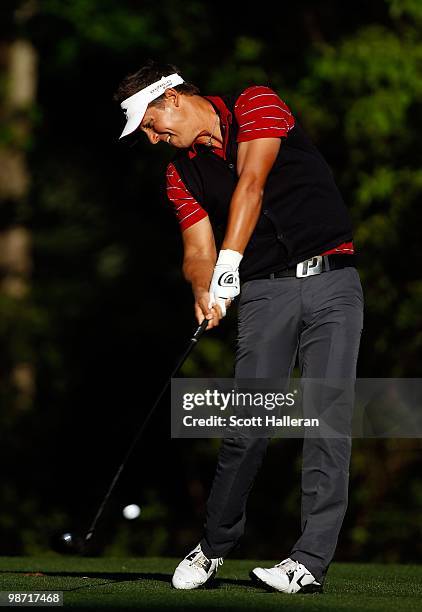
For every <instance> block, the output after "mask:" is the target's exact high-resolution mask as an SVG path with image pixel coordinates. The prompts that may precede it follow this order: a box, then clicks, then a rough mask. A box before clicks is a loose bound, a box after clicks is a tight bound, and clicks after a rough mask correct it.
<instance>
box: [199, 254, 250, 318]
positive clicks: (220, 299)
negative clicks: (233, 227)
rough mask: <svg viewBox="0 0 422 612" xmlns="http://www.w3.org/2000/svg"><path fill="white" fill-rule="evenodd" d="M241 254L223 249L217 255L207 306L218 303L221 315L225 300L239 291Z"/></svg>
mask: <svg viewBox="0 0 422 612" xmlns="http://www.w3.org/2000/svg"><path fill="white" fill-rule="evenodd" d="M242 258H243V255H241V254H240V253H238V252H237V251H232V250H231V249H223V250H222V251H220V253H219V255H218V259H217V262H216V264H215V268H214V274H213V275H212V279H211V284H210V288H209V293H210V302H209V304H208V307H209V308H211V307H212V306H214V304H218V306H220V308H221V312H222V314H223V317H225V316H226V300H232V299H233V298H235V297H236V296H237V295H239V293H240V280H239V265H240V262H241V261H242Z"/></svg>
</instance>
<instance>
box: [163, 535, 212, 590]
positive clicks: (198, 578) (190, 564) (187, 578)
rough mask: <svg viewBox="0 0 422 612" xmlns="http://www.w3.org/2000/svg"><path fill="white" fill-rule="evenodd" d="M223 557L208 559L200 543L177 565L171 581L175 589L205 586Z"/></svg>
mask: <svg viewBox="0 0 422 612" xmlns="http://www.w3.org/2000/svg"><path fill="white" fill-rule="evenodd" d="M220 565H223V559H222V558H221V557H220V558H218V559H208V557H206V556H205V555H204V553H203V552H202V550H201V545H200V544H198V546H197V547H196V548H194V549H193V550H192V551H191V552H190V553H189V554H188V555H187V556H186V557H185V558H184V559H183V561H181V562H180V563H179V565H178V566H177V567H176V569H175V571H174V574H173V578H172V581H171V584H172V586H173V587H174V588H175V589H197V588H199V587H201V586H204V585H205V584H206V583H208V582H209V581H210V580H212V578H214V576H215V574H216V573H217V570H218V568H219V566H220Z"/></svg>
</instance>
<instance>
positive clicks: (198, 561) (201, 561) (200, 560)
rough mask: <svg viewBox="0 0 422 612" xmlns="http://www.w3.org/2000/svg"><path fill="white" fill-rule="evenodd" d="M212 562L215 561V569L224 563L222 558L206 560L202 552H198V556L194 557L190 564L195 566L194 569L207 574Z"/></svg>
mask: <svg viewBox="0 0 422 612" xmlns="http://www.w3.org/2000/svg"><path fill="white" fill-rule="evenodd" d="M212 561H217V563H216V567H219V566H220V565H223V563H224V559H223V558H222V557H219V558H217V559H208V557H206V556H205V555H204V553H203V552H202V550H199V551H198V554H197V555H196V557H194V558H193V559H192V560H191V562H190V564H191V565H195V567H198V568H201V569H203V570H204V571H205V572H208V570H209V568H210V564H211V563H212Z"/></svg>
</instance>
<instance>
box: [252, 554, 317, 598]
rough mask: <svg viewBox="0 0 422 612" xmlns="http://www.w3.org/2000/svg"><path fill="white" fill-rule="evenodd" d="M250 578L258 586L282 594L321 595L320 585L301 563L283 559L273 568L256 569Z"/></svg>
mask: <svg viewBox="0 0 422 612" xmlns="http://www.w3.org/2000/svg"><path fill="white" fill-rule="evenodd" d="M249 575H250V577H251V578H252V580H253V581H254V582H255V583H256V584H258V585H259V586H263V587H266V588H269V589H271V590H272V591H281V592H282V593H322V584H321V583H320V582H318V581H317V580H315V578H314V576H313V575H312V574H311V572H309V571H308V570H307V569H306V567H305V566H304V565H302V563H299V561H294V560H293V559H290V557H289V558H288V559H284V561H281V563H278V564H277V565H275V566H274V567H271V568H269V569H264V568H263V567H256V568H255V569H253V570H252V571H251V572H250V574H249Z"/></svg>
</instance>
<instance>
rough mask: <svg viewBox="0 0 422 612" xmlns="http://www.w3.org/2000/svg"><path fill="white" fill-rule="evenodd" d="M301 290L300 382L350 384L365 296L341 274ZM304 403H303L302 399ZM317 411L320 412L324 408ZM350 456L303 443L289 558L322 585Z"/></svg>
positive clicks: (324, 443) (342, 442) (342, 441)
mask: <svg viewBox="0 0 422 612" xmlns="http://www.w3.org/2000/svg"><path fill="white" fill-rule="evenodd" d="M302 289H303V304H304V312H303V320H304V328H303V330H302V333H301V337H300V345H299V365H300V369H301V375H302V377H303V378H320V379H328V380H329V379H335V378H342V379H350V380H351V382H352V383H353V382H354V380H355V377H356V363H357V358H358V351H359V342H360V336H361V332H362V327H363V295H362V288H361V284H360V280H359V275H358V272H357V270H356V269H355V268H344V269H341V270H334V271H331V272H327V273H324V274H321V275H317V276H314V277H309V278H306V279H303V285H302ZM305 390H306V382H305ZM305 393H306V391H305ZM312 399H314V398H312ZM304 400H305V403H306V397H305V396H304ZM349 400H350V401H348V402H344V398H343V399H341V400H339V401H338V403H335V404H334V406H333V407H334V409H335V410H337V409H338V410H339V411H342V415H339V416H340V418H341V419H342V423H343V425H346V426H347V423H348V422H350V419H351V417H352V410H353V395H352V396H350V395H349ZM333 407H332V408H333ZM313 408H315V406H313ZM321 408H322V412H323V411H324V408H325V407H324V406H321ZM332 408H331V409H332ZM304 411H306V405H304ZM313 416H315V415H313ZM350 451H351V439H350V437H348V436H347V435H345V436H344V437H338V438H325V439H322V438H311V437H305V439H304V443H303V465H302V535H301V537H300V538H299V540H298V541H297V542H296V544H295V545H294V546H293V549H292V552H291V555H290V557H291V558H292V559H295V560H296V561H299V562H300V563H303V565H305V566H306V568H307V569H308V570H309V571H310V572H311V573H312V574H313V575H314V576H315V578H316V579H317V580H323V579H324V577H325V574H326V572H327V569H328V566H329V564H330V562H331V560H332V558H333V556H334V552H335V548H336V545H337V539H338V535H339V532H340V529H341V525H342V522H343V518H344V515H345V512H346V508H347V496H348V495H347V494H348V480H349V462H350Z"/></svg>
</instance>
